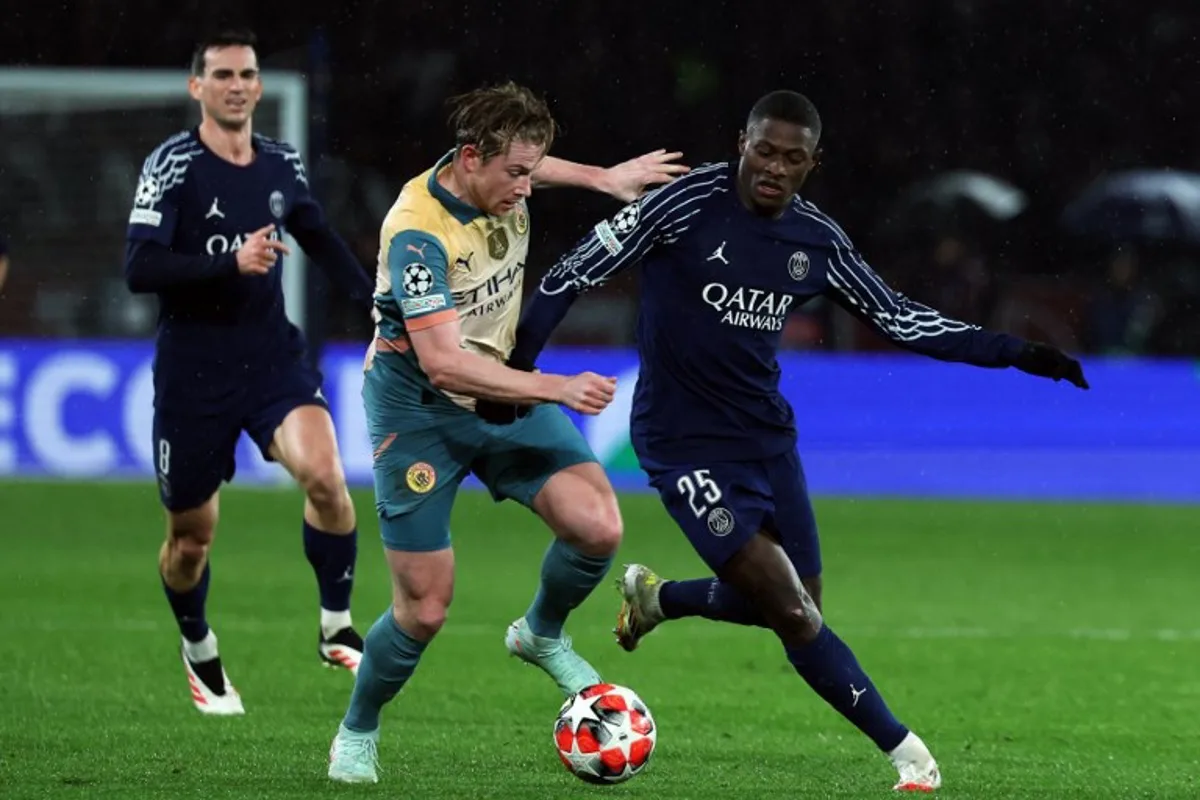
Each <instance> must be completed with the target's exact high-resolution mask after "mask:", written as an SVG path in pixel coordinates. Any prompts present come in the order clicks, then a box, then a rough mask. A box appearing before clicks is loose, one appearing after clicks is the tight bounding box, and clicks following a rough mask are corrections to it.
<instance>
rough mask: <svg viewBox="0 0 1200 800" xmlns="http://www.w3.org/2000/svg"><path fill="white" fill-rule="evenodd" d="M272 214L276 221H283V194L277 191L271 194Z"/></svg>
mask: <svg viewBox="0 0 1200 800" xmlns="http://www.w3.org/2000/svg"><path fill="white" fill-rule="evenodd" d="M270 203H271V213H272V214H274V215H275V219H283V192H281V191H279V190H278V189H276V190H275V191H273V192H271V201H270Z"/></svg>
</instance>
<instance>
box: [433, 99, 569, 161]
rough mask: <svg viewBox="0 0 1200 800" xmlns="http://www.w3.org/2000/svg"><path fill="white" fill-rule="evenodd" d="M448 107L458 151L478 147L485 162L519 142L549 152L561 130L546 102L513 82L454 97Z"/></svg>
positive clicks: (448, 102) (451, 128)
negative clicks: (462, 148)
mask: <svg viewBox="0 0 1200 800" xmlns="http://www.w3.org/2000/svg"><path fill="white" fill-rule="evenodd" d="M447 104H448V105H449V106H450V109H451V110H450V130H451V131H453V133H454V146H455V148H461V147H462V146H463V145H468V144H471V145H475V146H476V147H478V148H479V150H480V152H481V153H482V154H483V158H484V160H487V159H489V158H491V157H492V156H497V155H500V154H501V153H506V152H508V148H509V147H510V146H511V145H512V143H513V142H514V141H518V140H520V141H523V142H528V143H530V144H533V145H541V146H543V147H545V149H546V152H549V151H550V145H552V144H553V143H554V135H555V133H556V132H557V130H558V126H557V124H556V123H555V122H554V117H553V116H552V115H551V114H550V108H549V107H548V106H547V105H546V101H545V100H543V99H542V98H540V97H538V96H537V95H536V94H534V92H533V91H532V90H531V89H528V88H526V87H524V86H521V85H519V84H516V83H513V82H512V81H508V82H507V83H502V84H499V85H498V86H486V87H483V88H481V89H475V90H473V91H470V92H467V93H466V94H461V95H458V96H457V97H452V98H450V100H449V101H447Z"/></svg>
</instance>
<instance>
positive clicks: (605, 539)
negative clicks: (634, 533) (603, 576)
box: [576, 503, 625, 558]
mask: <svg viewBox="0 0 1200 800" xmlns="http://www.w3.org/2000/svg"><path fill="white" fill-rule="evenodd" d="M624 535H625V527H624V524H623V523H622V522H621V514H620V512H619V511H618V510H617V509H616V507H615V503H614V504H612V506H611V507H610V506H609V505H608V504H603V505H601V506H600V508H599V509H598V511H597V513H596V514H595V516H594V517H593V518H592V520H591V522H590V524H589V525H588V526H587V528H586V529H585V531H584V534H583V536H582V537H581V540H580V541H579V542H578V543H577V544H576V547H578V548H579V550H580V551H582V552H584V553H586V554H587V555H589V556H597V557H601V558H603V557H605V556H611V555H612V554H614V553H616V552H617V549H618V548H619V547H620V546H621V537H622V536H624Z"/></svg>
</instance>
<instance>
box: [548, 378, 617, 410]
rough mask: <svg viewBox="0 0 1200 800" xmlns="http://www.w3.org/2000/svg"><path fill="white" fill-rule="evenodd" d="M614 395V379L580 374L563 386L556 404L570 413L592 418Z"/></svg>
mask: <svg viewBox="0 0 1200 800" xmlns="http://www.w3.org/2000/svg"><path fill="white" fill-rule="evenodd" d="M616 393H617V379H616V378H605V377H604V376H602V375H597V374H596V373H594V372H581V373H579V374H578V375H576V376H574V377H572V378H568V379H567V382H566V383H565V384H563V388H562V394H561V395H560V396H559V398H558V402H559V404H560V405H564V406H566V407H567V408H569V409H571V410H572V411H578V412H579V413H580V414H587V415H589V416H594V415H596V414H599V413H600V412H601V411H603V410H604V409H605V408H607V407H608V404H609V403H611V402H612V399H613V396H614V395H615V394H616Z"/></svg>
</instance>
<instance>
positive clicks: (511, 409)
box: [475, 358, 533, 425]
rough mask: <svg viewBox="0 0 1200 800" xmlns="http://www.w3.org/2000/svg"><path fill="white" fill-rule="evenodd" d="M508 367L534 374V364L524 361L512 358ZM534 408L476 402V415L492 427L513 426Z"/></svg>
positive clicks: (489, 401)
mask: <svg viewBox="0 0 1200 800" xmlns="http://www.w3.org/2000/svg"><path fill="white" fill-rule="evenodd" d="M505 366H506V367H509V368H511V369H519V370H521V371H522V372H533V362H532V361H526V360H524V359H514V358H510V359H509V360H508V361H507V362H506V363H505ZM531 408H532V406H521V405H517V404H516V403H499V402H497V401H495V400H476V401H475V414H476V416H478V417H479V418H480V419H481V420H483V421H484V422H489V423H491V424H492V425H511V424H513V423H514V422H516V421H517V420H519V419H522V418H523V417H525V416H527V415H528V414H529V411H530V409H531Z"/></svg>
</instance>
